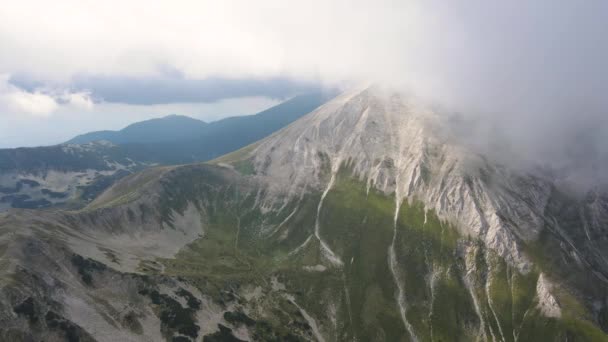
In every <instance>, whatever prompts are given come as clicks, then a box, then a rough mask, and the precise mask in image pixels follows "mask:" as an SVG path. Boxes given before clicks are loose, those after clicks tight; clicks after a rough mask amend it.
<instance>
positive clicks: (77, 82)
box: [9, 72, 319, 105]
mask: <svg viewBox="0 0 608 342" xmlns="http://www.w3.org/2000/svg"><path fill="white" fill-rule="evenodd" d="M9 82H10V83H11V84H13V85H15V86H17V87H19V88H21V89H24V90H27V91H30V92H32V91H35V90H36V89H44V88H54V87H56V85H54V84H49V83H45V82H42V81H39V80H36V79H34V78H32V77H29V76H27V75H25V74H18V75H14V76H12V77H11V78H10V79H9ZM62 87H64V88H69V89H71V90H72V91H87V92H89V93H90V94H91V96H92V98H93V99H95V100H97V101H99V100H103V101H106V102H113V103H125V104H136V105H154V104H168V103H184V102H204V103H210V102H216V101H218V100H222V99H228V98H238V97H248V96H264V97H268V98H273V99H285V98H288V97H290V96H293V95H295V94H298V93H303V92H309V91H313V90H315V89H318V88H319V84H316V83H313V82H305V81H297V80H292V79H288V78H282V77H274V78H263V79H254V78H240V79H229V78H221V77H212V78H206V79H186V78H184V77H182V76H181V75H179V74H177V73H174V72H168V73H166V75H163V76H159V77H130V76H98V75H77V76H74V77H73V78H72V79H71V81H70V82H69V83H68V84H64V85H62Z"/></svg>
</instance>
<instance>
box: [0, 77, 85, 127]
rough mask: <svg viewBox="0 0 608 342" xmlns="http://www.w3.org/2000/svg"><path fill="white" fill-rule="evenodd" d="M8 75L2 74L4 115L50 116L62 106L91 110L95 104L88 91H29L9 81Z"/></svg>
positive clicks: (0, 105) (0, 90) (0, 89)
mask: <svg viewBox="0 0 608 342" xmlns="http://www.w3.org/2000/svg"><path fill="white" fill-rule="evenodd" d="M8 79H9V76H8V75H0V109H1V110H2V113H3V114H4V115H26V116H32V117H49V116H51V115H52V114H53V113H55V112H56V111H57V110H59V109H61V108H62V107H69V108H72V109H77V110H91V109H92V108H93V106H94V104H93V101H92V99H91V96H90V94H89V93H87V92H69V91H67V90H62V91H49V90H45V89H36V90H34V91H32V92H29V91H27V90H24V89H20V88H18V87H16V86H14V85H12V84H10V83H9V82H8Z"/></svg>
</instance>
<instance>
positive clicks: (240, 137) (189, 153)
mask: <svg viewBox="0 0 608 342" xmlns="http://www.w3.org/2000/svg"><path fill="white" fill-rule="evenodd" d="M332 94H333V93H324V92H315V93H311V94H305V95H300V96H296V97H294V98H292V99H290V100H287V101H285V102H283V103H281V104H279V105H277V106H274V107H272V108H269V109H267V110H265V111H263V112H260V113H258V114H255V115H246V116H236V117H230V118H226V119H222V120H219V121H215V122H211V123H206V122H204V121H201V120H197V119H193V118H190V117H187V116H180V115H170V116H166V117H164V118H159V119H152V120H146V121H142V122H138V123H134V124H132V125H129V126H127V127H125V128H124V129H122V130H120V131H97V132H90V133H86V134H83V135H79V136H77V137H75V138H73V139H71V140H70V141H68V142H67V143H69V144H85V143H89V142H94V141H100V140H105V141H109V142H111V143H113V144H116V145H120V146H121V147H122V148H123V149H125V150H126V151H127V154H128V155H130V156H132V157H133V159H136V160H140V161H145V162H153V163H160V164H181V163H190V162H196V161H204V160H209V159H213V158H215V157H218V156H221V155H223V154H225V153H227V152H230V151H234V150H236V149H239V148H241V147H243V146H246V145H248V144H251V143H253V142H255V141H257V140H259V139H261V138H263V137H265V136H267V135H269V134H271V133H273V132H275V131H277V130H279V129H281V128H282V127H284V126H286V125H288V124H290V123H291V122H293V121H295V120H297V119H298V118H300V117H301V116H303V115H305V114H307V113H309V112H311V111H313V110H314V109H315V108H317V107H319V106H320V105H321V104H323V103H324V102H325V101H327V100H328V99H329V98H330V97H332Z"/></svg>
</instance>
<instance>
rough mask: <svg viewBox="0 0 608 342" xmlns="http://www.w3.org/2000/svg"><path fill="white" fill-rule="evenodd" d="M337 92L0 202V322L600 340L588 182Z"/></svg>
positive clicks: (224, 335)
mask: <svg viewBox="0 0 608 342" xmlns="http://www.w3.org/2000/svg"><path fill="white" fill-rule="evenodd" d="M444 125H445V124H444V118H443V117H442V116H441V115H439V114H436V113H435V112H433V111H432V110H430V109H429V107H427V106H425V105H424V104H422V103H420V102H418V100H416V99H414V98H411V97H408V96H405V95H400V94H396V93H391V92H386V91H384V90H381V89H378V88H364V89H359V90H356V91H352V92H349V93H346V94H344V95H342V96H340V97H338V98H336V99H335V100H333V101H331V102H329V103H327V104H325V105H324V106H322V107H320V108H319V109H317V110H316V111H314V112H312V113H310V114H308V115H307V116H305V117H303V118H302V119H300V120H298V121H296V122H295V123H293V124H291V125H289V126H288V127H286V128H285V129H283V130H281V131H279V132H277V133H275V134H274V135H272V136H270V137H268V138H266V139H264V140H262V141H261V142H259V143H257V144H254V145H251V146H249V147H247V148H245V149H242V150H239V151H237V152H235V153H231V154H229V155H226V156H224V157H222V158H220V159H218V160H215V161H214V162H213V163H212V164H215V165H212V164H201V165H189V166H180V167H166V168H153V169H148V170H146V171H144V172H142V173H138V174H136V175H133V176H129V177H126V178H124V179H123V180H121V181H120V182H119V183H118V184H116V185H115V186H113V187H112V188H110V189H109V190H107V191H106V192H105V193H103V194H102V195H101V196H99V197H98V198H97V199H96V200H95V201H93V202H92V203H91V204H90V205H89V206H88V207H87V208H85V209H84V210H80V211H73V212H61V211H57V212H53V211H48V212H38V211H32V210H23V211H13V212H10V213H6V214H3V216H1V217H0V237H1V238H0V253H2V254H1V255H2V256H1V259H0V272H2V274H3V276H2V278H1V279H2V283H1V284H0V286H1V287H2V290H1V291H0V294H1V296H0V337H2V338H3V339H7V340H17V341H18V340H30V339H34V340H35V339H37V338H41V337H43V336H44V337H45V340H50V341H63V340H70V341H78V340H83V341H92V340H97V341H115V340H124V341H157V340H158V341H163V340H168V341H192V340H196V341H200V340H202V341H239V340H257V341H300V340H316V341H336V340H340V341H352V340H357V341H473V340H479V341H539V340H546V341H605V340H608V337H607V335H606V334H605V332H604V331H605V330H606V329H607V328H608V324H607V323H608V310H607V309H606V304H607V302H606V301H607V298H608V297H607V290H608V285H607V284H606V275H607V274H608V273H607V265H606V253H607V252H606V251H608V249H607V248H606V247H608V246H606V237H607V234H606V229H607V226H606V223H607V220H608V214H607V209H608V196H606V195H605V192H602V191H599V190H598V191H595V192H593V193H590V194H588V196H586V197H584V198H582V199H581V198H580V197H575V196H572V195H570V194H569V193H567V192H565V191H563V190H562V189H560V188H559V187H557V186H556V185H555V182H554V181H553V180H552V179H551V178H550V177H547V176H545V175H544V174H540V173H539V174H535V173H522V172H520V171H516V170H514V169H511V168H509V167H508V166H505V165H500V164H497V163H496V162H494V161H493V160H491V159H490V158H488V157H484V156H482V155H478V154H476V153H474V152H473V151H470V150H468V149H467V148H466V147H464V146H463V145H460V144H459V143H458V141H457V140H456V139H454V138H453V137H451V136H450V134H449V133H448V132H449V131H448V130H447V129H446V127H445V126H444ZM0 339H1V338H0Z"/></svg>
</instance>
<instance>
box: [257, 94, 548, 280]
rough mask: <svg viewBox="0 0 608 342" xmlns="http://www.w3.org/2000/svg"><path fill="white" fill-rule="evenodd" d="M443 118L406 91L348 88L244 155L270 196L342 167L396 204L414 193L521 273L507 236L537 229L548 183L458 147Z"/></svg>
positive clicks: (313, 183) (318, 182) (326, 177)
mask: <svg viewBox="0 0 608 342" xmlns="http://www.w3.org/2000/svg"><path fill="white" fill-rule="evenodd" d="M445 120H446V117H444V116H442V115H440V114H438V113H436V112H434V111H433V109H431V107H430V106H427V105H425V104H424V103H422V102H420V101H419V100H418V99H416V98H414V97H412V96H407V95H403V94H400V93H395V92H390V91H387V90H384V89H380V88H378V87H369V88H363V89H357V90H354V91H351V92H349V93H346V94H344V95H342V96H340V97H338V98H336V99H335V100H333V101H331V102H329V103H327V104H325V105H323V106H322V107H320V108H319V109H317V110H316V111H315V112H313V113H311V114H309V115H307V116H306V117H304V118H302V119H301V120H299V121H297V122H295V123H294V124H292V125H290V126H288V127H287V128H285V129H283V130H282V131H280V132H278V133H276V134H274V135H273V136H271V137H269V138H267V139H265V140H264V141H262V142H261V143H260V144H259V146H257V148H256V149H255V150H254V151H252V152H251V155H252V156H253V162H254V165H255V169H256V173H257V174H259V175H261V177H262V178H265V179H266V180H267V182H268V184H270V186H271V189H272V191H273V192H274V193H275V195H276V197H281V195H285V194H287V195H288V196H299V194H300V193H302V192H306V191H308V190H309V189H311V188H312V189H324V188H326V187H327V184H328V182H330V178H331V177H332V176H333V175H335V174H336V173H337V172H338V171H339V169H340V168H341V167H345V166H346V167H348V168H350V169H351V171H352V173H353V174H354V175H355V176H356V177H358V178H359V179H361V180H363V181H365V182H366V183H367V184H368V187H374V188H376V189H379V190H381V191H383V192H384V193H386V194H394V196H395V197H396V199H395V200H396V202H397V203H401V202H403V201H412V200H418V201H422V202H423V203H424V204H425V206H426V208H427V209H429V210H430V209H432V210H435V211H436V212H437V213H438V215H439V216H440V217H441V218H442V219H444V220H446V221H450V222H455V223H456V224H457V227H458V228H459V229H460V230H461V232H462V233H464V234H465V235H470V236H472V237H476V238H480V239H482V240H483V241H484V242H485V243H486V245H487V246H489V247H490V248H492V249H493V250H495V251H496V252H497V253H498V254H499V255H501V256H502V257H504V258H506V259H508V260H509V261H510V262H511V263H513V264H515V265H517V267H518V268H519V269H521V270H524V271H525V270H526V269H527V268H528V267H529V261H528V260H527V259H526V258H525V257H524V256H523V255H522V254H521V252H520V249H519V247H518V243H517V241H518V240H523V241H530V240H534V239H535V238H536V237H537V235H538V234H539V232H540V230H541V228H542V226H543V225H544V219H543V217H542V213H543V211H544V207H545V206H546V203H547V201H548V198H549V196H550V193H551V183H550V182H548V181H546V180H544V179H542V178H540V177H538V176H535V175H531V174H520V173H516V172H513V171H512V170H509V169H508V168H506V167H503V166H501V165H497V164H494V163H492V161H491V160H489V159H488V158H486V157H484V156H482V155H479V154H477V153H475V152H474V151H471V150H469V149H467V148H466V147H464V146H462V145H459V144H458V143H457V142H456V140H455V139H451V137H450V136H449V134H447V130H446V129H445V124H446V123H445ZM271 200H272V199H271Z"/></svg>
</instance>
